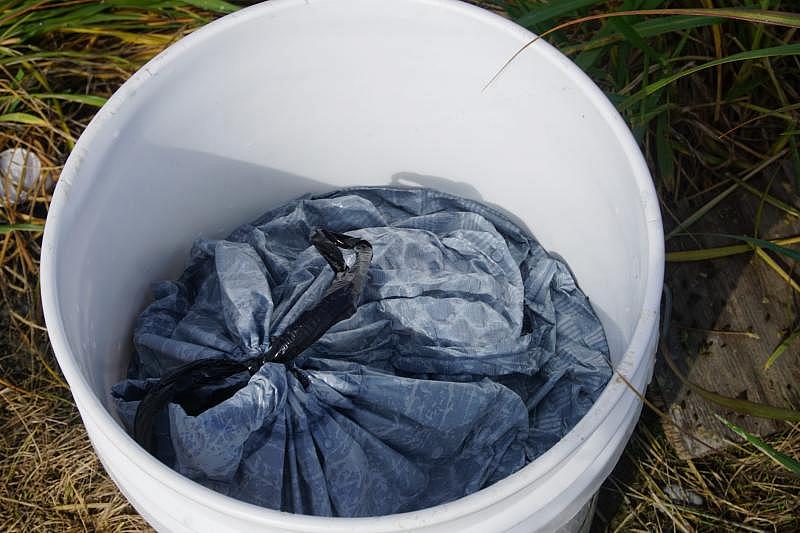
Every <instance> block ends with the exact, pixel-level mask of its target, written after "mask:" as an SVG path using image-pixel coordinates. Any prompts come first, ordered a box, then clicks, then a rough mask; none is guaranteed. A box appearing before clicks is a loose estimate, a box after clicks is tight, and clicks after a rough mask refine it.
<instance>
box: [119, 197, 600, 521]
mask: <svg viewBox="0 0 800 533" xmlns="http://www.w3.org/2000/svg"><path fill="white" fill-rule="evenodd" d="M317 227H324V228H327V229H330V230H332V231H335V232H341V233H347V234H349V235H353V236H357V237H361V238H364V239H366V240H368V241H369V242H370V243H372V246H373V249H374V257H373V261H372V265H371V267H370V270H369V277H368V280H367V284H366V287H365V289H364V293H363V296H362V299H361V303H360V306H359V308H358V310H357V312H356V313H355V315H353V316H352V317H350V318H349V319H347V320H344V321H342V322H340V323H338V324H336V325H335V326H334V327H333V328H332V329H330V330H329V331H328V332H327V333H326V334H325V335H324V336H323V337H322V338H321V339H320V340H319V341H318V342H316V343H315V344H314V345H312V346H311V347H310V348H309V349H307V350H306V351H305V352H304V353H303V354H302V355H301V356H300V357H299V358H298V359H296V360H295V362H294V364H295V365H296V366H297V368H299V369H302V371H303V372H304V373H305V374H306V376H307V377H308V383H307V384H306V385H305V386H304V385H303V384H302V383H301V382H300V381H299V380H298V379H297V377H296V375H295V373H294V372H292V371H290V369H287V367H286V366H284V365H281V364H273V363H268V364H266V365H264V366H263V367H262V368H261V369H260V370H259V371H258V372H257V373H256V374H255V375H254V376H252V377H250V376H248V375H247V374H246V373H245V374H243V375H240V376H234V377H233V378H229V379H228V380H227V381H226V382H225V383H221V384H219V385H215V386H209V387H208V393H209V394H213V392H214V389H215V387H222V386H226V385H230V384H231V383H232V381H236V380H239V381H241V385H242V388H241V389H240V390H239V391H238V392H236V393H235V394H234V395H233V396H232V397H230V398H229V399H227V400H225V401H223V402H222V403H220V404H218V405H216V406H215V407H212V408H211V409H209V410H207V411H205V412H203V413H201V414H199V415H197V416H189V415H187V414H186V412H185V411H184V410H183V408H182V407H181V406H179V405H177V404H170V405H169V407H168V409H166V410H165V411H164V412H163V414H162V415H161V417H160V418H159V419H158V420H157V423H156V439H157V452H156V455H157V456H158V457H159V459H161V460H162V461H163V462H164V463H166V464H167V465H169V466H170V467H172V468H173V469H175V470H176V471H178V472H180V473H181V474H183V475H185V476H188V477H190V478H192V479H194V480H196V481H198V482H199V483H202V484H203V485H205V486H207V487H210V488H212V489H214V490H217V491H219V492H222V493H224V494H227V495H230V496H232V497H235V498H239V499H241V500H244V501H247V502H251V503H255V504H258V505H262V506H266V507H270V508H273V509H280V510H283V511H288V512H294V513H303V514H311V515H321V516H348V517H355V516H376V515H385V514H391V513H399V512H405V511H413V510H416V509H421V508H425V507H429V506H432V505H437V504H441V503H444V502H448V501H452V500H455V499H457V498H460V497H462V496H465V495H467V494H470V493H472V492H475V491H477V490H479V489H481V488H483V487H486V486H488V485H491V484H492V483H494V482H496V481H498V480H500V479H503V478H505V477H506V476H508V475H510V474H512V473H514V472H516V471H517V470H519V469H520V468H522V467H524V466H525V465H526V464H527V463H529V462H530V461H532V460H533V459H535V458H536V457H538V456H539V455H541V454H542V453H544V452H545V451H546V450H547V449H548V448H550V447H551V446H552V445H553V444H555V443H556V442H557V441H558V440H559V439H561V438H562V437H563V436H564V435H565V434H566V433H567V432H568V431H569V430H570V429H571V428H572V427H573V426H574V425H575V424H576V423H577V422H578V421H579V420H580V418H581V417H582V416H584V414H586V412H587V411H588V410H589V408H590V407H591V406H592V404H593V402H594V401H595V400H596V398H597V397H598V396H599V394H600V392H601V391H602V390H603V388H604V386H605V384H606V383H607V382H608V380H609V378H610V375H611V367H610V365H609V362H608V361H609V359H608V346H607V343H606V339H605V334H604V332H603V329H602V327H601V325H600V322H599V320H598V318H597V316H596V315H595V313H594V312H593V310H592V308H591V306H590V305H589V301H588V299H587V298H586V297H585V296H584V294H583V293H582V292H581V291H580V289H579V288H578V287H577V285H576V283H575V280H574V279H573V277H572V275H571V273H570V270H569V269H568V268H567V266H566V265H565V264H564V263H563V262H561V261H559V260H557V259H555V258H553V257H551V256H549V255H548V254H547V252H546V251H545V250H544V249H543V248H542V247H541V246H540V245H539V244H538V243H537V242H536V241H535V240H534V239H533V238H532V237H531V236H530V235H528V234H527V233H526V232H525V231H523V230H522V229H520V228H519V227H518V226H517V225H515V224H514V223H512V222H511V221H510V220H509V219H508V218H506V217H505V216H504V215H502V214H501V213H499V212H498V211H497V210H495V209H492V208H489V207H487V206H485V205H483V204H480V203H478V202H474V201H471V200H467V199H464V198H459V197H456V196H452V195H448V194H444V193H441V192H436V191H433V190H430V189H406V188H351V189H345V190H340V191H337V192H333V193H329V194H323V195H314V196H305V197H302V198H300V199H297V200H295V201H292V202H290V203H289V204H286V205H284V206H282V207H279V208H277V209H275V210H273V211H270V212H268V213H266V214H265V215H263V216H262V217H261V218H260V219H258V220H257V221H255V222H253V223H252V224H246V225H244V226H242V227H240V228H239V229H237V230H236V231H234V232H233V233H232V234H231V235H230V236H229V237H228V238H227V239H224V240H199V241H198V242H196V243H195V245H194V247H193V249H192V253H191V258H190V261H189V266H188V268H187V269H186V271H185V272H184V274H183V275H182V276H181V277H180V278H179V279H178V280H177V281H162V282H159V283H156V284H154V286H153V292H154V301H153V303H152V304H150V305H149V307H147V308H146V309H145V310H144V311H143V312H142V314H141V315H140V317H139V319H138V322H137V324H136V327H135V334H134V343H135V347H136V351H135V355H134V358H133V360H132V362H131V366H130V369H129V375H128V379H127V380H125V381H123V382H121V383H119V384H117V385H116V386H115V387H114V388H113V391H112V395H113V397H114V399H115V401H116V403H117V406H118V412H119V414H120V418H121V419H122V420H123V422H124V423H125V424H126V425H127V427H128V430H129V431H130V430H131V428H132V426H133V418H134V414H135V412H136V408H137V405H138V403H139V400H140V399H141V398H142V396H143V395H144V393H145V391H146V389H147V386H148V384H152V383H154V382H155V379H157V378H158V377H159V376H161V375H163V374H164V373H165V372H167V371H169V370H171V369H173V368H175V367H176V366H178V365H180V364H182V363H186V362H189V361H193V360H196V359H202V358H207V357H221V356H222V357H230V358H237V359H244V358H247V357H250V356H253V355H255V354H258V353H261V352H263V351H264V350H266V348H267V347H268V346H269V342H270V336H274V335H277V334H280V333H281V332H282V331H283V330H284V329H285V328H286V327H287V325H289V324H291V323H292V322H293V321H294V320H295V319H296V318H297V316H298V315H299V314H300V313H301V312H302V311H303V310H304V309H306V308H308V307H310V306H312V305H313V304H314V303H316V302H317V301H318V300H319V298H320V296H321V294H322V293H323V292H324V291H325V289H326V288H327V286H328V285H329V284H330V282H331V280H332V279H333V272H332V270H331V268H330V267H329V266H328V264H327V263H326V262H325V260H324V259H323V257H322V256H321V255H320V254H319V253H318V252H317V251H316V249H315V248H314V247H313V246H312V245H311V243H310V241H309V237H310V235H311V233H312V232H313V231H314V229H315V228H317ZM345 256H346V259H348V260H352V256H348V255H347V254H345Z"/></svg>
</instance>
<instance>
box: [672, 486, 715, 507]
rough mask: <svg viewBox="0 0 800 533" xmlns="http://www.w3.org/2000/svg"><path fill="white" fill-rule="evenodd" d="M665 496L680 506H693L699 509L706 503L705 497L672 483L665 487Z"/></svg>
mask: <svg viewBox="0 0 800 533" xmlns="http://www.w3.org/2000/svg"><path fill="white" fill-rule="evenodd" d="M664 494H666V495H667V498H669V499H670V500H672V501H673V503H677V504H680V505H693V506H696V507H699V506H701V505H703V503H705V500H703V497H702V496H700V495H699V494H697V493H696V492H692V491H690V490H686V489H684V488H683V487H681V486H680V485H674V484H672V483H670V484H669V485H666V486H665V487H664Z"/></svg>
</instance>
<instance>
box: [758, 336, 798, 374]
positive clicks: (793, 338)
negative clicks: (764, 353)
mask: <svg viewBox="0 0 800 533" xmlns="http://www.w3.org/2000/svg"><path fill="white" fill-rule="evenodd" d="M797 339H800V330H797V331H795V332H794V333H792V334H791V335H789V336H788V337H786V338H785V339H784V340H783V342H781V343H780V344H779V345H778V347H777V348H775V350H774V351H773V352H772V353H771V354H770V356H769V358H767V362H766V363H764V370H769V367H771V366H772V365H773V364H775V361H777V360H778V358H779V357H780V356H781V355H783V352H785V351H786V350H787V349H788V348H789V346H791V345H792V343H793V342H794V341H796V340H797Z"/></svg>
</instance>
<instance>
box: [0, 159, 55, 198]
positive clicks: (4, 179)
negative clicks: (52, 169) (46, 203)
mask: <svg viewBox="0 0 800 533" xmlns="http://www.w3.org/2000/svg"><path fill="white" fill-rule="evenodd" d="M41 172H42V162H41V160H40V159H39V157H38V156H37V155H36V154H35V153H33V152H31V151H30V150H27V149H25V148H9V149H7V150H3V151H2V152H0V197H6V198H7V199H8V203H9V204H16V203H18V202H24V201H25V200H27V199H28V193H31V192H33V191H34V190H35V188H36V185H37V183H38V181H39V176H40V175H41ZM20 182H21V185H20ZM49 185H50V180H49V179H48V183H47V184H46V186H49Z"/></svg>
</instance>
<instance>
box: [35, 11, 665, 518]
mask: <svg viewBox="0 0 800 533" xmlns="http://www.w3.org/2000/svg"><path fill="white" fill-rule="evenodd" d="M316 1H318V2H319V1H332V0H316ZM404 1H405V2H414V3H420V4H427V5H433V6H437V7H439V8H442V9H446V10H449V11H452V12H455V13H458V14H461V15H465V16H469V17H472V18H475V19H479V20H480V21H482V22H484V23H485V24H486V25H487V26H491V27H493V28H494V29H496V30H500V31H504V32H506V33H508V34H510V35H512V36H513V37H514V38H516V39H518V40H519V43H520V46H521V45H523V44H525V43H527V42H529V41H530V40H531V39H532V38H534V34H533V33H531V32H529V31H528V30H526V29H525V28H523V27H521V26H518V25H517V24H515V23H513V22H511V21H509V20H506V19H504V18H502V17H500V16H499V15H496V14H494V13H491V12H489V11H487V10H484V9H482V8H479V7H476V6H473V5H470V4H467V3H465V2H461V1H458V0H404ZM307 3H308V2H307V0H271V1H270V2H265V3H262V4H257V5H254V6H250V7H247V8H244V9H241V10H239V11H236V12H234V13H232V14H230V15H227V16H225V17H222V18H220V19H218V20H216V21H214V22H212V23H210V24H208V25H206V26H204V27H203V28H200V29H198V30H197V31H195V32H193V33H192V34H190V35H189V36H187V37H184V38H183V39H181V40H179V41H178V42H176V43H175V44H173V45H171V46H170V47H168V48H167V49H166V50H164V51H163V52H161V53H160V54H159V55H157V56H156V57H155V58H153V59H152V60H150V61H149V62H148V63H147V64H146V65H145V66H143V67H142V68H140V69H139V70H138V71H137V72H136V73H135V74H134V75H133V76H132V77H131V78H130V79H129V80H128V81H126V82H125V83H124V84H123V85H122V86H121V87H120V88H119V89H118V90H117V91H116V92H115V93H114V95H113V96H112V97H111V98H110V99H109V101H108V102H107V103H106V104H105V105H104V106H103V107H102V108H101V109H100V110H99V111H98V113H97V114H96V115H95V117H94V118H93V119H92V121H91V122H90V124H89V126H88V127H87V128H86V130H85V131H84V132H83V134H82V135H81V136H80V138H79V139H78V142H77V143H76V145H75V148H74V149H73V150H72V153H71V154H70V156H69V158H68V159H67V162H66V164H65V166H64V169H63V171H62V173H61V177H60V178H59V181H58V185H57V187H56V190H55V192H54V194H53V199H52V203H51V207H50V211H49V214H48V220H47V224H46V225H45V230H44V237H43V245H42V254H41V294H42V306H43V309H44V317H45V322H46V325H47V329H48V333H49V336H50V341H51V343H52V345H53V350H54V352H55V355H56V358H57V360H58V363H59V365H60V367H61V369H62V372H63V373H64V375H65V377H66V379H67V382H68V383H69V385H70V389H71V390H72V392H73V395H74V396H75V397H76V403H78V404H79V405H80V406H81V409H80V412H81V416H82V417H88V418H89V419H91V421H92V423H93V425H94V426H95V428H97V430H98V431H100V432H101V433H102V434H103V436H104V437H105V438H106V439H108V441H109V442H110V443H112V445H113V446H115V447H116V448H117V449H118V451H119V452H121V453H122V454H124V455H125V456H126V457H128V459H129V461H130V462H131V463H132V464H133V465H135V467H136V468H137V469H139V470H140V472H141V473H142V474H143V475H147V476H149V477H151V478H153V479H154V480H156V481H157V482H158V483H160V484H163V485H164V486H166V487H167V488H169V489H171V490H173V491H175V492H176V493H178V494H181V495H182V496H183V497H185V498H188V499H190V500H192V501H193V502H195V503H197V504H199V505H202V506H205V507H208V508H211V509H213V510H216V511H218V512H220V513H223V514H227V515H231V516H237V517H240V518H242V519H244V520H247V521H250V522H251V523H254V524H260V525H262V526H272V527H276V526H278V525H279V526H280V527H282V528H291V529H297V530H310V531H325V532H334V531H341V532H344V531H348V532H349V531H352V530H353V529H359V528H361V529H363V528H364V527H365V526H368V527H369V530H370V531H376V532H378V531H396V530H397V529H398V528H399V529H412V528H415V527H422V526H432V525H435V524H442V523H447V522H448V521H451V520H454V519H456V518H460V517H464V516H466V515H470V514H473V513H476V512H479V511H480V510H482V509H486V508H489V507H491V506H493V505H495V504H497V503H498V502H501V501H502V500H504V499H506V498H508V497H510V496H511V495H513V494H515V493H517V492H519V491H521V490H523V489H525V488H526V487H528V486H530V485H532V484H533V483H535V482H536V480H538V479H540V478H543V477H547V476H548V475H550V474H551V473H552V472H554V471H556V470H558V469H559V468H560V467H561V465H562V464H563V463H565V462H567V460H568V459H569V458H570V457H571V456H573V455H574V454H575V453H576V452H577V451H578V450H579V449H580V448H581V446H582V445H583V444H584V443H585V442H586V441H587V439H588V437H589V436H590V435H591V434H593V433H594V432H595V431H597V430H598V428H600V426H601V425H602V424H603V422H604V421H605V420H606V418H607V417H608V416H609V414H610V413H611V412H612V411H613V410H614V409H615V408H617V407H621V404H628V403H630V402H632V401H639V398H638V395H637V393H636V392H634V391H632V390H631V389H630V387H629V386H628V385H627V384H626V383H625V381H624V380H622V379H620V378H619V377H612V379H611V381H610V382H609V383H608V385H607V386H606V387H605V389H604V390H603V392H602V393H601V395H600V397H599V398H598V399H597V401H596V402H595V403H594V405H593V406H592V407H591V409H590V410H589V412H588V413H587V414H586V415H585V416H584V417H583V418H582V419H581V420H580V421H579V422H578V423H577V424H576V425H575V427H573V428H572V430H571V431H570V432H569V433H568V434H567V435H566V436H565V437H564V438H562V439H561V440H560V441H559V442H558V443H557V444H555V445H554V446H553V447H552V448H550V449H549V450H548V451H547V452H545V453H544V454H543V455H541V456H540V457H539V458H537V459H536V460H534V461H533V462H531V463H529V464H528V465H526V466H525V467H524V468H522V469H521V470H519V471H518V472H516V473H514V474H512V475H510V476H508V477H507V478H505V479H503V480H500V481H498V482H497V483H495V484H493V485H491V486H489V487H486V488H484V489H482V490H480V491H477V492H475V493H473V494H470V495H468V496H465V497H463V498H460V499H458V500H455V501H452V502H448V503H444V504H440V505H437V506H434V507H430V508H426V509H421V510H418V511H412V512H407V513H399V514H392V515H384V516H378V517H366V518H340V517H335V518H327V517H317V516H309V515H299V514H293V513H287V512H283V511H277V510H273V509H268V508H264V507H260V506H257V505H254V504H249V503H245V502H243V501H240V500H237V499H234V498H231V497H229V496H225V495H223V494H220V493H218V492H215V491H213V490H211V489H208V488H206V487H204V486H203V485H200V484H199V483H196V482H194V481H192V480H190V479H188V478H186V477H184V476H182V475H180V474H178V473H177V472H175V471H174V470H172V469H171V468H169V467H167V466H166V465H164V464H163V463H161V462H160V461H159V460H158V459H156V458H155V457H153V456H151V455H150V454H149V453H147V452H146V451H145V450H144V449H143V448H141V447H140V446H139V445H138V444H137V443H136V442H135V441H134V440H133V439H132V438H131V437H130V436H129V435H128V434H127V433H126V432H125V430H124V429H123V428H122V427H121V426H120V425H119V423H117V421H116V420H115V419H114V418H113V416H112V415H111V413H109V411H108V410H107V409H106V407H105V405H104V404H103V402H102V401H101V400H100V399H99V398H98V397H97V396H96V395H95V393H94V392H93V390H92V388H91V387H90V386H89V384H88V382H87V380H86V379H85V377H84V376H83V374H82V372H81V370H80V368H79V367H78V365H77V362H76V360H75V358H74V356H73V352H74V350H73V349H72V347H71V346H70V344H69V342H68V340H67V336H66V333H65V329H64V324H63V320H62V316H61V310H60V302H59V296H58V290H57V286H56V283H55V280H56V266H57V264H58V254H59V238H60V235H61V233H62V227H61V225H60V224H58V221H59V219H60V218H61V217H62V212H63V211H64V210H65V209H66V205H67V203H68V202H69V191H70V188H71V186H72V183H73V182H74V181H75V180H78V179H80V173H81V172H80V169H81V165H82V164H83V161H84V159H85V158H86V156H87V154H88V151H89V147H90V146H91V145H92V144H93V140H94V139H95V138H96V137H97V135H98V134H99V133H100V132H101V131H102V127H103V125H104V123H105V122H106V121H107V120H108V119H109V118H110V117H111V116H113V115H114V114H116V113H117V110H118V109H120V107H121V106H123V105H125V102H126V101H127V100H128V99H129V97H130V96H131V95H133V94H134V93H135V92H136V91H137V90H138V88H139V87H140V86H142V85H143V84H145V83H146V82H147V81H148V80H149V79H150V78H151V77H153V76H154V75H156V74H157V73H158V71H159V70H161V69H162V68H164V67H165V66H166V65H168V64H170V63H172V62H173V61H177V60H179V59H180V57H181V56H182V55H183V53H184V52H185V51H187V50H188V49H190V48H191V47H193V46H194V45H196V44H199V43H201V42H204V41H206V40H209V39H213V38H214V37H215V36H216V35H218V34H220V33H222V32H225V31H230V30H232V29H233V28H235V26H236V25H238V24H240V23H243V22H245V21H248V20H251V19H253V18H258V17H261V16H264V15H273V14H275V13H277V12H278V11H280V10H284V9H292V8H295V7H300V6H304V5H306V4H307ZM529 52H530V53H537V54H540V55H541V56H542V57H543V58H544V59H546V60H548V61H550V62H552V63H553V64H554V65H555V66H556V67H558V68H559V69H561V70H562V71H563V72H564V73H565V74H566V75H567V76H568V77H569V78H570V79H571V81H572V82H573V83H574V85H575V87H576V88H577V89H579V90H580V91H581V92H582V93H583V94H585V95H586V96H587V97H588V98H589V100H590V101H591V102H592V104H593V105H594V106H595V107H596V109H597V110H598V112H599V113H600V114H601V116H602V117H603V118H604V119H605V121H606V122H607V124H608V125H609V126H610V127H611V129H612V131H613V133H614V135H615V137H616V139H617V140H618V142H619V143H620V145H621V146H622V148H623V150H624V153H625V155H626V157H627V159H628V162H629V164H630V166H631V169H632V175H633V178H634V180H635V183H636V186H637V188H638V191H639V196H640V201H641V205H642V210H643V214H644V219H645V224H646V236H647V239H648V250H647V260H646V262H647V266H646V270H645V272H643V275H644V276H646V289H645V294H644V298H643V301H642V307H641V309H640V312H639V318H638V320H637V323H636V326H635V328H634V332H633V336H632V338H631V342H630V343H629V345H628V346H627V348H626V349H625V351H624V353H623V356H622V359H621V360H620V361H619V363H618V364H617V365H616V367H615V370H616V372H617V373H619V374H622V375H623V376H624V377H625V378H626V379H627V380H628V381H630V382H632V383H633V384H634V385H635V386H637V387H639V388H640V389H642V390H640V392H643V388H644V387H645V386H646V384H647V379H649V377H642V372H641V371H639V369H640V367H641V366H642V365H646V366H648V367H649V366H650V364H651V363H650V360H649V358H650V357H651V356H650V354H649V353H648V350H649V349H650V342H651V337H652V334H653V331H654V329H655V328H657V327H658V316H659V305H660V300H661V290H662V283H663V274H664V240H663V228H662V224H661V213H660V210H659V207H658V205H659V204H658V199H657V197H656V193H655V188H654V185H653V182H652V178H651V176H650V173H649V170H648V168H647V165H646V163H645V161H644V158H643V156H642V153H641V151H640V150H639V147H638V145H637V144H636V142H635V140H634V138H633V136H632V134H631V132H630V130H629V129H628V127H627V125H626V124H625V122H624V121H623V119H622V117H621V116H620V115H619V114H618V112H617V111H616V109H615V108H614V107H613V105H612V104H611V102H610V101H609V100H608V99H607V98H606V96H605V95H604V94H603V92H602V91H601V90H600V89H599V88H598V87H597V86H596V85H595V84H594V83H593V82H592V81H591V80H590V79H589V77H588V76H586V74H584V73H583V72H582V71H581V70H580V69H579V68H578V67H577V66H576V65H575V64H574V63H572V62H571V61H570V60H569V59H568V58H566V57H565V56H564V55H562V54H561V53H560V52H559V51H558V50H557V49H555V48H554V47H552V46H551V45H550V44H548V43H547V42H546V41H544V40H542V41H539V42H537V43H536V46H533V47H531V48H530V49H529ZM648 376H649V372H648ZM78 398H80V399H79V400H78ZM575 475H577V474H575ZM598 484H599V482H598ZM559 494H561V493H556V494H553V495H552V496H551V501H555V500H556V499H557V498H558V496H559Z"/></svg>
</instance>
